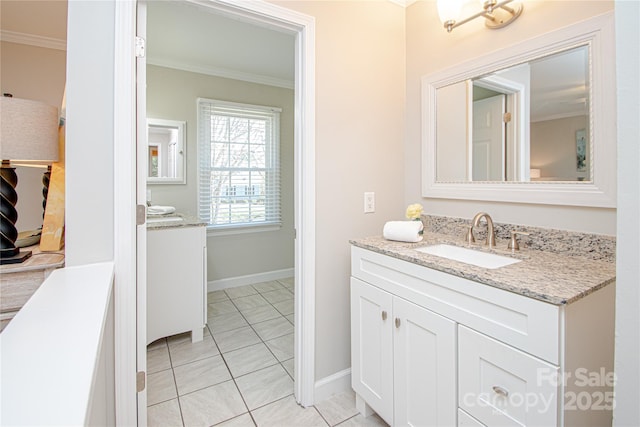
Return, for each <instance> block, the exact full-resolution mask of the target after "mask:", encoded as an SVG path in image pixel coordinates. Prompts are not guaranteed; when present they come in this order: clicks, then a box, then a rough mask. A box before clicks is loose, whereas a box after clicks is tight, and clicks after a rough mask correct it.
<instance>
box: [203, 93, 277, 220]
mask: <svg viewBox="0 0 640 427" xmlns="http://www.w3.org/2000/svg"><path fill="white" fill-rule="evenodd" d="M280 111H282V110H281V109H279V108H275V107H263V106H255V105H246V104H237V103H230V102H223V101H216V100H211V99H202V98H200V99H198V156H199V195H198V196H199V216H200V219H201V220H203V221H207V222H208V224H209V226H210V227H211V228H230V227H248V226H259V225H280V224H281V213H280V155H279V145H280V131H279V124H280Z"/></svg>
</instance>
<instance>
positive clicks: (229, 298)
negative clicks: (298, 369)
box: [147, 280, 328, 426]
mask: <svg viewBox="0 0 640 427" xmlns="http://www.w3.org/2000/svg"><path fill="white" fill-rule="evenodd" d="M276 282H277V283H278V285H279V286H280V289H275V290H274V289H271V290H267V291H260V290H259V289H257V288H255V287H254V284H250V285H248V286H251V288H252V289H253V290H254V291H255V292H256V293H254V294H249V295H241V296H238V297H236V298H231V296H229V294H227V293H226V292H224V290H222V291H223V292H224V294H225V296H226V297H227V298H228V299H227V300H223V301H217V302H226V301H229V302H230V303H231V304H232V306H233V307H235V309H236V310H237V313H238V314H239V315H240V317H241V318H242V319H243V320H244V321H245V322H246V323H247V326H249V327H250V328H251V330H252V331H253V332H254V333H255V334H256V336H257V337H258V339H259V340H260V343H261V344H263V345H264V346H265V347H266V348H267V350H268V351H269V353H270V354H271V355H272V356H273V358H274V359H275V361H276V363H274V364H273V365H270V366H268V367H267V368H269V367H272V366H276V365H280V367H281V369H283V370H284V371H285V373H286V374H287V376H288V377H290V378H291V379H292V380H293V381H295V379H294V378H293V377H292V375H291V374H290V373H289V372H288V371H287V369H286V368H285V367H284V364H283V363H284V362H287V361H289V360H291V359H292V358H289V359H286V360H282V361H281V360H280V359H279V358H278V357H277V356H276V355H275V353H274V352H273V351H272V349H271V348H270V347H269V345H267V342H266V341H265V340H264V339H263V338H262V336H260V334H258V332H257V330H256V329H255V328H254V327H253V325H254V324H259V323H264V322H267V321H270V320H276V319H280V318H284V320H285V321H287V322H288V323H289V324H291V325H292V326H294V328H295V325H293V324H292V323H291V321H290V320H289V319H287V318H286V315H284V314H283V313H282V312H280V310H278V309H277V308H276V307H275V306H274V303H272V302H271V301H269V300H268V299H267V298H265V297H264V296H263V294H265V293H268V292H275V291H280V290H286V291H287V292H288V293H290V294H291V295H292V296H294V295H295V293H294V292H292V291H291V290H290V289H289V288H288V287H287V286H285V285H284V284H283V283H282V282H280V281H277V280H276ZM252 295H259V296H260V297H261V298H263V299H264V300H265V301H266V304H263V305H264V306H267V305H268V306H270V307H271V308H272V309H273V310H275V312H277V313H278V317H276V318H274V319H266V320H264V321H261V322H256V323H254V324H251V323H249V321H248V319H247V318H246V317H245V315H244V313H243V312H242V311H241V310H240V309H239V308H238V306H237V305H236V302H235V301H234V300H236V299H239V298H243V297H247V296H252ZM283 301H286V300H283ZM278 302H279V301H278ZM207 304H213V303H209V302H208V301H207ZM261 306H262V305H261ZM261 306H256V307H252V308H251V309H255V308H258V307H261ZM224 314H231V312H230V313H220V315H224ZM207 320H208V319H207ZM204 327H205V328H207V331H208V333H209V335H210V337H211V339H212V341H213V343H214V345H215V346H216V349H217V351H218V354H214V355H209V356H207V357H204V358H202V359H198V360H194V361H191V362H188V363H183V364H181V365H178V366H174V360H173V357H172V352H171V346H170V345H169V339H168V337H164V338H163V341H164V345H165V346H166V349H167V354H168V357H169V365H170V367H169V368H168V369H171V371H172V372H171V374H172V378H173V386H174V390H175V393H176V398H175V399H176V400H177V403H178V409H179V411H180V417H181V422H182V425H183V426H184V425H185V421H184V414H183V410H182V405H181V402H180V397H183V396H180V394H179V390H178V385H177V379H176V372H175V369H176V368H177V367H182V366H186V365H189V364H191V363H195V362H199V361H201V360H206V359H210V358H213V357H214V356H217V355H220V357H221V359H222V361H223V363H224V364H225V367H226V369H227V371H228V372H229V374H230V377H231V380H232V381H233V382H234V385H235V386H236V390H237V391H238V394H239V395H240V397H241V399H242V402H243V404H244V406H245V408H246V410H247V412H245V413H243V414H238V415H237V416H235V417H232V418H229V420H230V419H234V418H237V417H240V416H242V415H244V414H247V413H248V414H249V416H250V417H251V420H252V422H253V423H254V425H257V422H256V420H255V418H254V416H253V413H252V410H251V409H249V406H248V404H247V402H246V400H245V397H244V395H243V394H242V392H241V391H240V388H239V386H238V384H237V382H236V379H237V378H241V377H243V376H246V375H249V374H252V373H255V372H258V371H260V370H261V369H266V368H260V369H256V370H254V371H251V372H247V373H245V374H243V375H240V376H237V377H235V376H234V375H233V373H232V372H231V369H230V368H229V365H228V363H227V360H226V358H225V356H224V353H223V352H222V350H221V348H220V346H219V344H218V342H217V341H216V339H215V338H214V334H213V332H212V331H211V328H210V325H209V324H208V322H207V325H205V326H204ZM243 327H245V326H242V327H240V328H243ZM240 328H234V329H240ZM234 329H231V330H234ZM224 332H228V331H224ZM286 335H289V334H284V335H280V336H277V337H272V338H271V340H274V339H277V338H281V337H284V336H286ZM255 344H257V343H255ZM255 344H251V345H255ZM251 345H247V346H243V347H239V348H237V349H234V350H229V351H228V352H227V353H230V352H232V351H236V350H240V349H243V348H247V347H250V346H251ZM147 352H148V350H147ZM147 354H148V353H147ZM168 369H165V370H168ZM165 370H161V371H158V372H162V371H165ZM154 373H155V372H154ZM224 382H225V381H222V382H220V383H217V384H213V385H210V386H207V387H203V388H201V389H197V390H192V391H190V392H189V393H185V394H184V396H186V395H189V394H192V393H195V392H198V391H201V390H204V389H206V388H208V387H212V386H215V385H219V384H222V383H224ZM291 397H294V395H293V393H291V394H288V395H287V396H284V397H282V398H280V399H276V400H274V401H272V402H268V403H265V404H264V405H261V406H259V407H257V408H255V409H254V411H255V410H257V409H260V408H263V407H265V406H267V405H270V404H272V403H274V402H277V401H279V400H283V399H286V398H291ZM294 398H295V397H294ZM171 400H173V399H168V400H164V401H161V402H156V403H154V404H153V405H147V410H148V408H149V407H150V406H155V405H158V404H161V403H165V402H169V401H171ZM314 409H315V410H316V412H318V413H319V414H320V416H321V417H322V414H321V413H320V411H319V410H318V409H317V408H315V406H314ZM322 419H323V420H324V421H325V422H326V420H325V419H324V417H322ZM226 421H228V420H223V421H221V423H223V422H226ZM218 424H219V423H218ZM216 425H217V424H216ZM327 425H328V423H327Z"/></svg>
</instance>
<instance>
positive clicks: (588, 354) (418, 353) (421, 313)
mask: <svg viewBox="0 0 640 427" xmlns="http://www.w3.org/2000/svg"><path fill="white" fill-rule="evenodd" d="M351 260H352V264H351V269H352V278H351V339H352V347H351V358H352V372H351V375H352V386H353V389H354V391H355V392H356V399H357V405H358V409H359V410H360V412H361V413H363V414H364V415H367V413H368V412H369V411H370V410H373V411H375V412H377V413H378V415H380V417H381V418H383V419H384V420H385V421H386V422H387V423H389V424H390V425H392V426H406V425H414V426H439V427H440V426H455V425H458V426H495V425H518V426H554V425H557V426H563V425H567V426H569V425H576V426H578V425H580V426H586V425H593V426H602V425H610V424H611V404H612V395H611V394H607V393H611V391H612V387H611V384H594V382H595V381H597V380H598V379H601V378H593V379H590V380H587V377H588V376H589V375H591V374H596V373H599V374H600V375H602V373H603V372H612V371H613V301H614V295H615V289H614V286H613V285H609V286H606V287H604V288H602V289H600V290H598V291H596V292H594V293H591V294H590V295H587V296H585V297H583V298H581V299H579V300H577V301H575V302H574V303H572V304H569V305H554V304H550V303H546V302H543V301H540V300H536V299H533V298H529V297H525V296H523V295H520V294H517V293H514V292H509V291H505V290H502V289H498V288H495V287H492V286H487V285H484V284H480V283H477V282H473V281H471V280H468V279H464V278H461V277H458V276H455V275H452V274H448V273H443V272H440V271H437V270H433V269H430V268H427V267H424V266H421V265H418V264H414V263H411V262H407V261H404V260H401V259H398V258H395V257H392V256H388V255H384V254H381V253H378V252H375V251H371V250H367V249H363V248H360V247H357V246H353V247H352V257H351ZM561 373H567V374H568V378H565V380H564V382H563V380H562V375H561ZM587 382H589V384H588V385H585V383H587ZM574 397H575V398H574ZM601 397H602V398H603V400H600V398H601ZM587 400H588V402H587Z"/></svg>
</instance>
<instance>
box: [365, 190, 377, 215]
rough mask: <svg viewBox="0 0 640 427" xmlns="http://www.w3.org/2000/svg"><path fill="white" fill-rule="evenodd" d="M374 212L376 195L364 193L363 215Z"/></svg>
mask: <svg viewBox="0 0 640 427" xmlns="http://www.w3.org/2000/svg"><path fill="white" fill-rule="evenodd" d="M375 211H376V193H374V192H373V191H370V192H366V193H364V213H373V212H375Z"/></svg>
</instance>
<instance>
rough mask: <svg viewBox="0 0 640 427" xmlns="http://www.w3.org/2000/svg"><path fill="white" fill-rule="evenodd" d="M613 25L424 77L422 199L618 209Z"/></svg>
mask: <svg viewBox="0 0 640 427" xmlns="http://www.w3.org/2000/svg"><path fill="white" fill-rule="evenodd" d="M612 18H613V17H612V16H611V14H604V15H601V16H598V17H596V18H592V19H590V20H587V21H583V22H579V23H577V24H574V25H571V26H569V27H566V28H562V29H560V30H557V31H554V32H551V33H547V34H545V35H543V36H540V37H537V38H535V39H531V40H527V41H525V42H522V43H520V44H517V45H513V46H511V47H508V48H505V49H501V50H498V51H495V52H493V53H490V54H488V55H485V56H482V57H479V58H475V59H473V60H471V61H469V62H466V63H463V64H460V65H457V66H455V67H452V68H449V69H446V70H443V71H440V72H437V73H434V74H432V75H429V76H425V77H423V79H422V103H423V117H422V134H423V159H422V170H423V196H425V197H439V198H453V199H471V200H493V201H506V202H529V203H545V204H559V205H577V206H600V207H613V206H615V147H616V142H615V112H614V108H615V104H614V101H615V82H614V78H613V76H614V74H615V70H614V69H613V64H614V62H613V61H611V60H610V59H607V60H605V59H604V58H605V57H604V56H603V52H608V54H607V55H608V56H607V58H610V52H611V51H612V49H613V24H612Z"/></svg>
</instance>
